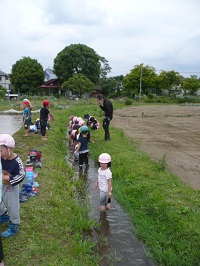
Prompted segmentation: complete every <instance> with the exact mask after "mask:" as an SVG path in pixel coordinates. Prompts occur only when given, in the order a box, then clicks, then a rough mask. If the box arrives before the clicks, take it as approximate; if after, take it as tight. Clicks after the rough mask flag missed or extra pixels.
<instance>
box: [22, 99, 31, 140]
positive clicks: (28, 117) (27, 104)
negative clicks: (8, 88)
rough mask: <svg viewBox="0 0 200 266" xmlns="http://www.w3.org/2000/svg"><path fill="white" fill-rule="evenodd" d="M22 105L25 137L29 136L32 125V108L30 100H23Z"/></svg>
mask: <svg viewBox="0 0 200 266" xmlns="http://www.w3.org/2000/svg"><path fill="white" fill-rule="evenodd" d="M22 106H23V108H24V111H23V123H24V128H25V137H28V134H29V131H30V125H31V108H30V102H29V101H28V100H24V101H23V102H22Z"/></svg>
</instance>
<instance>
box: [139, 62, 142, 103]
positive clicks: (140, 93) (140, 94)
mask: <svg viewBox="0 0 200 266" xmlns="http://www.w3.org/2000/svg"><path fill="white" fill-rule="evenodd" d="M141 96H142V65H141V70H140V92H139V100H140V101H141Z"/></svg>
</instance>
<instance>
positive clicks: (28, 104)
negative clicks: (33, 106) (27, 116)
mask: <svg viewBox="0 0 200 266" xmlns="http://www.w3.org/2000/svg"><path fill="white" fill-rule="evenodd" d="M22 106H23V107H24V108H26V107H29V106H30V101H29V100H28V99H24V100H23V102H22Z"/></svg>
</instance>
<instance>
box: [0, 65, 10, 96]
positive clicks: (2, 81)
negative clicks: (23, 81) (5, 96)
mask: <svg viewBox="0 0 200 266" xmlns="http://www.w3.org/2000/svg"><path fill="white" fill-rule="evenodd" d="M1 87H3V88H6V90H7V91H8V92H10V91H11V89H12V85H11V83H10V79H9V75H8V74H6V73H5V72H3V71H1V70H0V88H1Z"/></svg>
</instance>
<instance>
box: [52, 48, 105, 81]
mask: <svg viewBox="0 0 200 266" xmlns="http://www.w3.org/2000/svg"><path fill="white" fill-rule="evenodd" d="M100 61H102V57H100V56H99V55H98V54H97V53H96V52H95V51H94V50H93V49H92V48H90V47H88V46H86V45H84V44H71V45H69V46H66V47H65V48H64V49H63V50H62V51H61V52H60V53H58V55H57V56H56V58H55V59H54V73H55V74H56V75H57V77H58V78H59V79H60V80H61V82H64V81H67V80H68V79H69V78H71V77H72V76H73V75H74V74H82V75H84V76H85V77H87V78H88V79H89V80H91V82H93V83H94V84H97V83H98V81H99V77H100V73H101V70H100V69H101V62H100ZM103 61H104V63H106V62H107V61H105V59H104V58H103Z"/></svg>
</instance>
